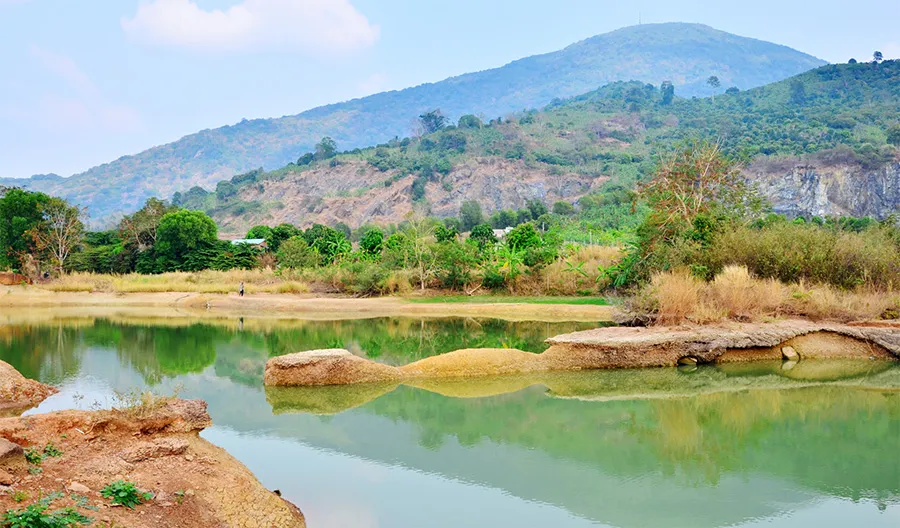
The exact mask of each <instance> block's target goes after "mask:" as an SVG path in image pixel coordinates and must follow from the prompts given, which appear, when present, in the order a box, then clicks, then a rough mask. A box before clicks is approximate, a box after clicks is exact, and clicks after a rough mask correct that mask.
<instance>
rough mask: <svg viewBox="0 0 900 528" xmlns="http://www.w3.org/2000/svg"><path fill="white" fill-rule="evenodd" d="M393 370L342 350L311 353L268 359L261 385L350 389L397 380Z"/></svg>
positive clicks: (398, 372) (395, 372) (399, 374)
mask: <svg viewBox="0 0 900 528" xmlns="http://www.w3.org/2000/svg"><path fill="white" fill-rule="evenodd" d="M400 377H401V373H400V371H399V370H398V369H396V368H395V367H391V366H388V365H382V364H381V363H375V362H374V361H369V360H367V359H363V358H361V357H358V356H354V355H353V354H351V353H350V352H348V351H346V350H338V349H335V350H311V351H309V352H300V353H297V354H289V355H286V356H279V357H276V358H272V359H270V360H269V361H268V362H267V363H266V371H265V384H266V385H267V386H270V387H295V386H296V387H300V386H314V385H351V384H355V383H377V382H385V381H391V380H398V379H400Z"/></svg>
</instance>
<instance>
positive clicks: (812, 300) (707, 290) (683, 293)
mask: <svg viewBox="0 0 900 528" xmlns="http://www.w3.org/2000/svg"><path fill="white" fill-rule="evenodd" d="M631 305H632V308H633V309H634V310H635V311H637V312H641V313H649V314H653V315H654V316H655V317H656V322H657V324H661V325H676V324H681V323H685V322H691V323H697V324H704V323H710V322H716V321H722V320H727V319H732V320H739V321H760V320H766V319H771V318H777V317H781V316H792V317H808V318H810V319H814V320H834V321H845V322H846V321H852V320H860V319H878V318H880V317H881V316H882V315H884V314H887V313H891V312H892V311H893V312H894V313H895V312H896V310H897V309H898V308H900V292H895V291H877V290H872V289H857V290H851V291H846V290H840V289H837V288H835V287H833V286H829V285H812V284H809V283H805V282H801V283H797V284H791V285H787V284H784V283H781V282H779V281H777V280H774V279H758V278H756V277H754V276H753V275H751V274H750V272H749V271H747V268H745V267H743V266H728V267H726V268H725V269H724V270H723V271H722V273H720V274H719V275H717V276H716V278H715V279H714V280H713V281H711V282H705V281H702V280H700V279H697V278H695V277H694V276H693V275H691V273H690V272H689V271H687V270H684V269H679V270H675V271H669V272H664V273H657V274H655V275H654V276H653V279H652V281H651V283H650V284H649V285H648V286H647V287H646V288H644V290H642V291H641V292H640V293H639V294H638V295H636V296H635V297H634V299H632V301H631Z"/></svg>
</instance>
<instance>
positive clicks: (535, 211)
mask: <svg viewBox="0 0 900 528" xmlns="http://www.w3.org/2000/svg"><path fill="white" fill-rule="evenodd" d="M525 206H526V207H527V208H528V211H530V212H531V218H529V219H528V220H531V219H535V218H540V217H541V216H543V215H545V214H547V213H548V212H549V210H548V209H547V206H546V205H544V202H542V201H540V200H528V201H527V202H525Z"/></svg>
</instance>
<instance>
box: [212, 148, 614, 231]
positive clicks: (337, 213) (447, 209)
mask: <svg viewBox="0 0 900 528" xmlns="http://www.w3.org/2000/svg"><path fill="white" fill-rule="evenodd" d="M414 179H415V178H414V177H413V176H402V175H399V174H397V173H396V171H388V172H380V171H378V170H377V169H375V168H374V167H372V166H371V165H369V164H367V163H363V162H350V163H342V164H341V165H339V166H337V167H322V168H318V169H314V170H310V171H303V172H291V173H287V174H286V175H285V176H284V177H283V178H280V179H275V180H267V181H264V182H260V183H259V184H258V185H251V186H248V187H246V188H244V189H243V190H242V191H241V193H240V199H241V200H243V201H244V202H248V203H260V204H264V205H265V206H264V207H262V208H261V209H260V210H259V211H254V212H248V213H241V214H234V213H233V212H231V211H230V210H223V211H222V212H219V213H215V214H214V215H213V216H214V218H215V220H216V223H217V224H218V225H219V226H220V230H221V231H222V232H223V233H227V234H232V233H233V234H241V233H244V232H246V230H247V229H249V228H250V227H252V226H254V225H257V224H268V225H277V224H280V223H282V222H289V223H292V224H294V225H297V226H302V227H308V226H309V225H312V224H313V223H322V224H326V225H334V224H335V223H337V222H344V223H346V224H348V225H350V226H352V227H356V226H360V225H363V224H365V223H367V222H371V223H376V224H397V223H400V222H402V221H403V220H404V218H405V217H406V215H407V214H409V213H410V212H411V211H412V210H413V208H414V206H415V204H414V203H413V200H412V194H413V193H412V190H411V187H412V185H413V181H414ZM607 180H608V178H606V177H599V178H594V177H590V176H584V175H581V174H577V173H565V172H553V171H550V170H548V169H547V168H542V167H538V168H533V167H528V166H527V165H526V164H525V163H524V162H522V161H519V160H515V161H513V160H506V159H500V158H473V159H471V160H469V161H467V162H466V163H464V164H461V165H459V166H458V167H455V168H454V169H453V171H451V172H450V173H449V174H447V175H446V176H443V177H441V178H440V181H431V182H429V183H428V184H427V185H426V186H425V199H426V200H427V202H428V204H429V208H430V214H433V215H436V216H439V217H446V216H456V215H458V214H459V209H460V206H461V205H462V203H463V202H464V201H467V200H475V201H478V202H479V203H480V204H481V207H482V210H483V211H484V212H485V213H486V214H487V215H490V214H492V213H494V212H496V211H498V210H500V209H519V208H522V207H525V205H526V203H527V202H528V200H535V199H536V200H540V201H542V202H544V203H546V204H553V203H554V202H556V201H559V200H563V201H567V202H570V203H576V202H577V201H578V199H579V198H581V197H582V196H584V195H585V194H588V193H589V192H591V190H593V189H596V188H597V187H598V186H599V185H600V184H602V183H603V182H605V181H607Z"/></svg>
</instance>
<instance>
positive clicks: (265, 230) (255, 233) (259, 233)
mask: <svg viewBox="0 0 900 528" xmlns="http://www.w3.org/2000/svg"><path fill="white" fill-rule="evenodd" d="M271 235H272V228H271V227H269V226H267V225H258V226H254V227H252V228H251V229H250V231H247V238H248V239H250V240H259V239H267V238H269V237H270V236H271Z"/></svg>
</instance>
